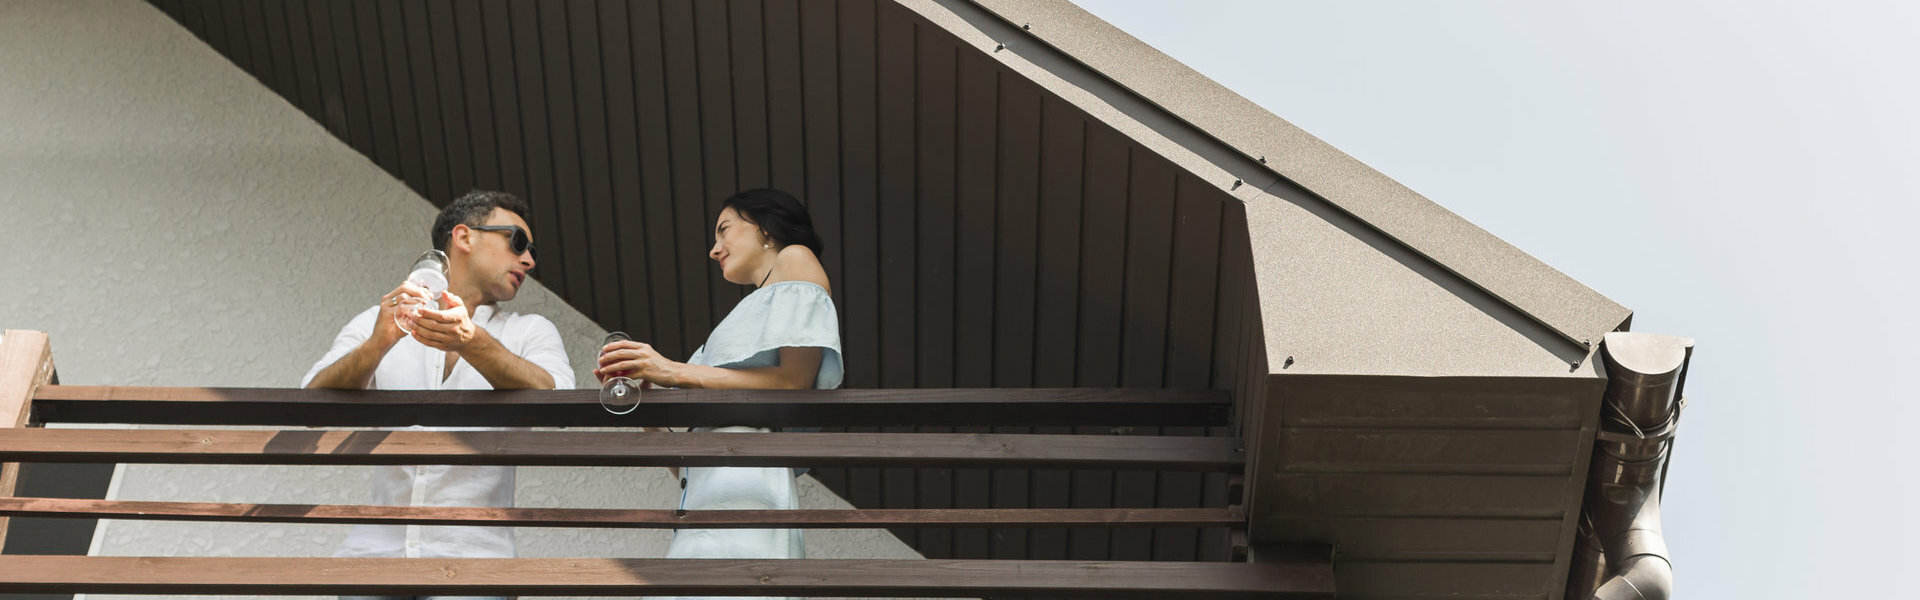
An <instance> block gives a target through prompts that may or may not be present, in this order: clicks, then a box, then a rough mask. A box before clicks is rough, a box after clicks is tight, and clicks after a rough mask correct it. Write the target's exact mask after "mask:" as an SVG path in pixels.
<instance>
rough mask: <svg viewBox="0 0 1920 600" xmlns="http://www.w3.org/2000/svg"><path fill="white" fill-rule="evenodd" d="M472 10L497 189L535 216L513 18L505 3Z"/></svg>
mask: <svg viewBox="0 0 1920 600" xmlns="http://www.w3.org/2000/svg"><path fill="white" fill-rule="evenodd" d="M475 9H476V12H479V13H480V19H481V29H482V30H483V32H484V36H485V37H484V38H483V39H484V40H485V51H484V53H474V54H472V55H471V56H472V57H474V58H475V59H480V60H484V61H485V68H486V71H487V79H486V83H487V88H486V90H487V91H488V92H489V93H485V94H481V95H482V96H487V100H488V101H489V102H490V103H491V104H492V105H493V113H492V115H491V118H492V119H493V120H492V123H491V126H492V128H493V131H494V133H495V138H496V140H497V143H496V147H497V156H498V157H499V163H498V164H499V165H500V167H499V168H500V172H499V174H498V177H499V186H500V189H502V190H505V191H507V192H510V193H513V194H516V195H518V196H520V197H521V198H525V199H526V200H527V201H528V202H530V203H533V204H534V207H536V210H534V213H535V215H537V214H539V210H537V207H539V206H540V204H543V203H544V200H545V199H544V198H535V197H534V196H533V190H532V188H531V186H530V183H529V182H528V180H527V159H526V151H527V148H526V145H525V144H524V143H523V140H525V139H526V138H525V136H524V135H522V134H521V129H520V113H521V110H520V106H521V104H520V80H519V76H518V73H517V69H516V68H515V63H514V57H515V56H516V52H514V50H515V46H514V44H515V39H514V33H513V16H512V13H511V12H510V7H509V6H508V4H507V0H481V2H480V5H479V6H477V7H475ZM528 54H531V52H528ZM476 114H478V113H476ZM476 139H478V138H476ZM527 220H528V221H531V223H530V224H531V225H533V227H534V228H535V229H541V231H536V232H534V235H536V236H540V237H541V238H542V239H544V238H545V236H547V235H550V234H552V233H554V232H550V231H545V230H544V228H542V226H543V225H546V223H545V222H543V221H541V220H540V219H539V218H537V217H535V216H529V217H528V219H527ZM555 231H558V230H555ZM533 275H534V276H536V277H539V278H540V280H541V282H543V283H551V282H550V281H548V280H547V275H546V269H544V268H541V267H539V266H535V267H534V271H533ZM549 287H552V286H549ZM554 289H558V288H554Z"/></svg>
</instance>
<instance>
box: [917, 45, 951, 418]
mask: <svg viewBox="0 0 1920 600" xmlns="http://www.w3.org/2000/svg"><path fill="white" fill-rule="evenodd" d="M919 29H920V30H921V32H922V33H923V35H921V36H920V37H919V38H917V40H918V42H917V43H918V45H917V49H916V51H915V56H916V57H917V59H918V63H919V64H918V65H916V69H915V76H916V78H917V79H918V85H917V89H916V93H915V100H916V102H915V103H914V104H915V106H916V107H917V108H918V110H919V114H918V115H917V116H916V121H917V123H918V126H919V131H918V133H917V135H916V136H915V139H916V142H917V147H916V149H915V156H916V157H917V159H918V160H919V164H918V172H917V176H916V177H915V179H914V182H915V187H916V189H915V190H914V193H913V197H914V204H915V206H914V211H915V212H914V214H915V216H916V217H917V218H918V221H919V222H918V224H917V227H918V231H917V233H916V235H915V238H916V242H917V248H916V253H915V258H916V259H917V261H918V263H919V264H918V267H917V268H916V269H915V272H914V275H915V277H916V278H917V279H918V281H919V287H918V289H916V290H915V295H916V296H917V298H916V299H917V300H918V301H919V306H918V307H917V309H916V313H915V314H916V316H917V317H918V321H919V323H918V330H917V332H916V335H915V338H914V345H915V351H916V356H917V358H918V359H919V363H920V364H919V366H918V368H917V375H918V377H917V381H918V382H919V384H920V385H921V386H924V387H952V386H954V385H955V384H954V378H955V376H954V372H955V369H954V360H955V355H954V336H955V329H954V328H955V312H954V311H955V306H954V304H955V298H956V295H957V294H958V288H957V281H956V279H955V273H954V266H955V263H956V252H955V243H956V240H955V229H954V223H955V219H956V215H957V205H956V203H955V195H954V194H955V191H956V185H957V182H956V176H955V167H956V161H957V159H956V152H957V141H956V135H957V130H956V129H955V128H956V126H957V125H956V123H957V120H958V119H957V115H958V110H959V109H958V106H957V102H958V89H957V84H956V80H957V78H958V70H957V66H956V64H955V60H956V59H957V56H958V55H957V52H958V51H960V49H959V48H958V47H957V46H956V45H955V44H954V43H953V41H952V40H951V39H950V38H949V37H947V36H944V35H932V34H929V33H928V32H927V31H926V30H927V29H928V28H927V27H926V26H920V27H919Z"/></svg>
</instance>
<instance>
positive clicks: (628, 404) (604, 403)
mask: <svg viewBox="0 0 1920 600" xmlns="http://www.w3.org/2000/svg"><path fill="white" fill-rule="evenodd" d="M631 339H633V338H630V337H627V334H625V333H622V332H619V331H615V332H613V333H609V334H607V339H605V340H601V342H600V347H601V348H602V350H601V354H603V355H604V354H606V351H605V348H606V347H607V344H611V343H614V342H625V341H628V340H631ZM638 406H640V384H639V382H636V381H634V380H633V379H631V378H628V377H626V374H625V373H620V374H616V375H614V376H612V377H608V378H607V379H606V381H603V382H601V383H600V408H604V409H607V412H610V413H613V414H616V415H624V414H627V413H630V412H633V409H634V408H636V407H638Z"/></svg>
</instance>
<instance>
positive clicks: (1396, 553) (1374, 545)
mask: <svg viewBox="0 0 1920 600" xmlns="http://www.w3.org/2000/svg"><path fill="white" fill-rule="evenodd" d="M1163 510H1173V509H1163ZM1281 526H1282V527H1284V528H1286V529H1287V530H1288V531H1291V532H1295V533H1296V535H1297V536H1298V537H1299V539H1300V540H1301V541H1302V542H1303V543H1307V542H1314V543H1322V544H1336V543H1337V546H1336V547H1337V548H1339V552H1340V560H1342V561H1372V560H1399V561H1415V560H1422V561H1477V562H1491V561H1521V562H1547V561H1551V560H1553V557H1554V554H1555V552H1556V551H1557V549H1558V548H1559V546H1560V521H1559V520H1557V519H1459V518H1452V519H1449V518H1435V519H1411V518H1409V519H1394V518H1371V517H1358V518H1345V517H1343V518H1318V517H1315V518H1306V517H1302V518H1288V519H1281Z"/></svg>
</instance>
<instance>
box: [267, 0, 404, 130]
mask: <svg viewBox="0 0 1920 600" xmlns="http://www.w3.org/2000/svg"><path fill="white" fill-rule="evenodd" d="M285 2H286V5H287V6H286V18H287V34H288V36H289V37H288V38H287V47H288V48H290V49H292V51H293V74H294V80H295V81H297V82H298V83H299V86H300V87H299V89H300V94H299V96H297V98H298V100H297V101H296V102H295V103H296V104H297V105H298V106H299V107H300V110H301V111H302V112H305V113H307V116H309V117H312V118H313V120H315V121H319V122H321V123H323V124H324V123H326V122H327V121H326V119H325V118H324V116H323V115H324V114H325V112H326V109H325V108H324V106H323V104H324V103H323V102H322V101H321V99H320V60H319V51H318V48H316V47H315V46H314V39H313V37H314V36H313V22H312V20H311V19H310V17H309V13H308V11H307V4H308V2H307V0H285ZM422 33H423V34H424V33H425V32H424V31H422ZM287 98H288V100H293V99H294V98H296V97H295V96H288V97H287Z"/></svg>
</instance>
